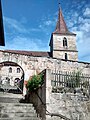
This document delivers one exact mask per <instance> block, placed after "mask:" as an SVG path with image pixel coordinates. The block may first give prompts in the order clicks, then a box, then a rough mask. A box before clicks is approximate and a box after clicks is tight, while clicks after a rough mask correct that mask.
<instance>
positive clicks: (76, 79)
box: [67, 72, 81, 88]
mask: <svg viewBox="0 0 90 120" xmlns="http://www.w3.org/2000/svg"><path fill="white" fill-rule="evenodd" d="M80 74H81V73H80V72H74V73H73V74H72V76H70V78H69V77H68V78H67V87H72V88H75V87H79V86H80V81H81V80H80Z"/></svg>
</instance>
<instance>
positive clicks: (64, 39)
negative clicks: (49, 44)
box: [63, 37, 67, 47]
mask: <svg viewBox="0 0 90 120" xmlns="http://www.w3.org/2000/svg"><path fill="white" fill-rule="evenodd" d="M63 46H64V47H65V46H67V38H66V37H64V38H63Z"/></svg>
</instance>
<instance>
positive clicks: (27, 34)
mask: <svg viewBox="0 0 90 120" xmlns="http://www.w3.org/2000/svg"><path fill="white" fill-rule="evenodd" d="M61 7H62V11H63V16H64V19H65V21H66V24H67V26H68V29H69V30H70V31H71V32H74V33H76V34H77V49H78V51H79V53H78V55H79V61H87V62H90V0H61ZM2 10H3V21H4V31H5V43H6V45H5V47H1V46H0V49H14V50H30V51H49V41H50V36H51V33H52V32H53V31H54V30H55V26H56V21H57V17H58V15H57V14H58V0H2Z"/></svg>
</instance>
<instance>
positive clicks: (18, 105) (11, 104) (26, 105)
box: [0, 103, 33, 107]
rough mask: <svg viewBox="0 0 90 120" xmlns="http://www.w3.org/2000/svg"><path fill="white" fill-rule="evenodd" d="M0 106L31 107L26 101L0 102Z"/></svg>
mask: <svg viewBox="0 0 90 120" xmlns="http://www.w3.org/2000/svg"><path fill="white" fill-rule="evenodd" d="M0 106H3V107H5V106H10V107H13V106H14V107H33V105H32V104H31V103H29V104H26V103H0Z"/></svg>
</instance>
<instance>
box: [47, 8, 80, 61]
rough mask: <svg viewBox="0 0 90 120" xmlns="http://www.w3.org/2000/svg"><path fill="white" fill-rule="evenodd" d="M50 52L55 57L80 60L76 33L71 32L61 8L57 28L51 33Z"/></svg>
mask: <svg viewBox="0 0 90 120" xmlns="http://www.w3.org/2000/svg"><path fill="white" fill-rule="evenodd" d="M49 46H50V52H51V55H52V57H53V58H60V59H65V60H74V61H77V60H78V51H77V48H76V34H74V33H72V32H70V31H69V30H68V28H67V26H66V23H65V21H64V18H63V15H62V10H61V8H59V13H58V21H57V24H56V29H55V31H54V32H53V33H52V35H51V40H50V44H49Z"/></svg>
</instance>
